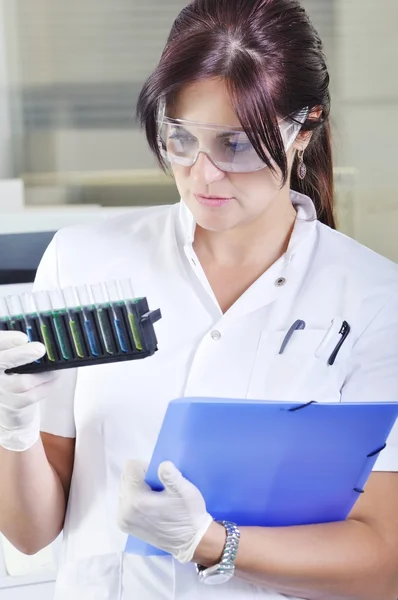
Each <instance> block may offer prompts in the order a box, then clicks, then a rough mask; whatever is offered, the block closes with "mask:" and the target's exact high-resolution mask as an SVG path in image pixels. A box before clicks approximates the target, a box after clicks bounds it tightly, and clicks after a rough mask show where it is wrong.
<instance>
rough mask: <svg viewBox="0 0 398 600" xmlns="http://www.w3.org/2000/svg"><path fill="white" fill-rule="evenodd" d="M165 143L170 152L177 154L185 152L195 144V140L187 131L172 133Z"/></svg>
mask: <svg viewBox="0 0 398 600" xmlns="http://www.w3.org/2000/svg"><path fill="white" fill-rule="evenodd" d="M167 141H168V146H169V148H170V151H171V152H177V153H178V152H179V153H182V152H187V151H188V150H189V149H191V148H192V147H193V146H196V144H197V139H196V138H195V137H194V136H192V135H190V134H189V133H188V132H187V131H172V132H171V133H170V135H169V137H168V140H167Z"/></svg>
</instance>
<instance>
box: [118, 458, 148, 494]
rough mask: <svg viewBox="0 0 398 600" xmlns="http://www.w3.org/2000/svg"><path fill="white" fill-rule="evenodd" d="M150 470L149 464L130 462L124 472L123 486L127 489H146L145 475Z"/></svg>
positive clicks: (136, 461)
mask: <svg viewBox="0 0 398 600" xmlns="http://www.w3.org/2000/svg"><path fill="white" fill-rule="evenodd" d="M147 470H148V463H146V462H144V461H142V460H129V461H128V462H127V463H126V465H125V467H124V470H123V475H122V485H125V486H127V487H145V488H147V487H148V485H147V484H146V482H145V475H146V472H147Z"/></svg>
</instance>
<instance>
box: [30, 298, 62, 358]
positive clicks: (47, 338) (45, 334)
mask: <svg viewBox="0 0 398 600" xmlns="http://www.w3.org/2000/svg"><path fill="white" fill-rule="evenodd" d="M32 303H33V307H34V312H35V313H36V314H37V317H38V319H39V326H40V332H41V335H42V338H43V342H44V345H45V347H46V352H47V358H48V360H50V361H51V362H55V361H56V360H57V355H56V350H55V340H54V339H53V332H52V330H51V325H49V324H47V323H46V317H47V318H48V319H51V317H52V315H51V302H50V298H49V295H48V292H34V293H33V294H32Z"/></svg>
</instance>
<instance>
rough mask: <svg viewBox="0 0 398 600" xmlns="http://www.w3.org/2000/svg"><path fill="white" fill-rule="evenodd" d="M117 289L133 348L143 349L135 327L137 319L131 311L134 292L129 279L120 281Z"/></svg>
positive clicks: (132, 310) (136, 326)
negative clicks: (121, 300)
mask: <svg viewBox="0 0 398 600" xmlns="http://www.w3.org/2000/svg"><path fill="white" fill-rule="evenodd" d="M118 288H119V291H120V296H121V299H123V301H124V304H125V306H126V308H127V317H128V320H129V325H130V329H131V333H132V335H133V340H134V344H135V347H136V348H137V350H142V349H143V347H142V341H141V336H140V332H139V329H138V325H137V318H136V316H135V313H134V309H133V304H134V292H133V286H132V284H131V281H130V279H122V280H121V281H118Z"/></svg>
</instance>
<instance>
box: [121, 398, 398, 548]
mask: <svg viewBox="0 0 398 600" xmlns="http://www.w3.org/2000/svg"><path fill="white" fill-rule="evenodd" d="M397 417H398V402H397V403H382V402H377V403H363V404H362V403H319V404H318V403H316V402H310V403H308V404H297V403H295V404H293V403H288V402H272V401H255V400H253V401H252V400H238V399H236V400H234V399H232V400H231V399H222V398H181V399H177V400H173V401H172V402H170V404H169V406H168V409H167V411H166V415H165V418H164V421H163V425H162V428H161V431H160V433H159V437H158V440H157V443H156V446H155V449H154V453H153V456H152V460H151V463H150V466H149V468H148V472H147V476H146V481H147V483H148V484H149V485H150V486H151V487H152V488H153V489H154V490H157V491H160V490H162V484H161V482H160V481H159V479H158V475H157V470H158V467H159V465H160V463H161V462H163V461H165V460H170V461H172V462H173V463H174V464H175V465H176V467H177V468H178V469H179V470H180V471H181V472H182V474H183V475H184V476H185V477H186V478H187V479H189V480H190V481H191V482H192V483H193V484H194V485H196V486H197V487H198V488H199V490H200V491H201V492H202V494H203V496H204V499H205V501H206V505H207V510H208V511H209V513H210V514H211V515H212V516H213V518H215V519H224V520H230V521H233V522H235V523H237V524H238V525H240V526H263V527H277V526H280V527H282V526H292V525H306V524H307V525H308V524H315V523H327V522H334V521H342V520H345V519H346V518H347V516H348V514H349V513H350V511H351V509H352V507H353V506H354V504H355V502H356V500H357V499H358V496H359V495H360V494H361V493H362V491H363V488H364V485H365V483H366V481H367V479H368V477H369V475H370V473H371V471H372V469H373V466H374V464H375V462H376V460H377V457H378V455H379V453H380V452H381V451H382V450H383V448H384V447H385V444H386V440H387V438H388V436H389V434H390V432H391V429H392V427H393V426H394V423H395V421H396V419H397ZM125 551H126V552H128V553H132V554H139V555H143V556H154V555H164V554H165V553H164V552H163V551H162V550H159V549H157V548H154V547H153V546H150V545H149V544H146V543H145V542H143V541H142V540H139V539H138V538H134V537H131V536H130V537H129V538H128V540H127V545H126V548H125Z"/></svg>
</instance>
